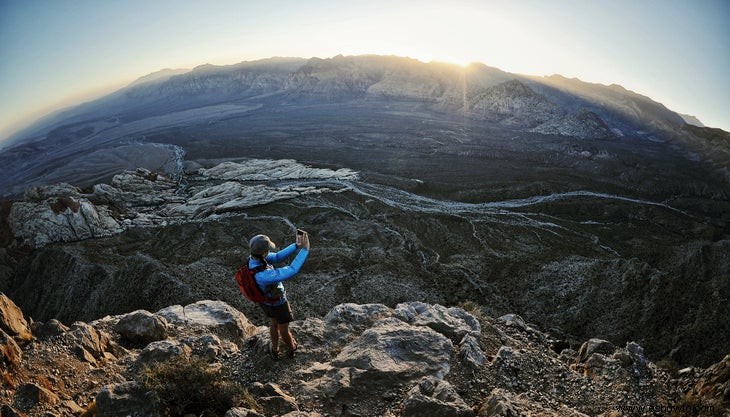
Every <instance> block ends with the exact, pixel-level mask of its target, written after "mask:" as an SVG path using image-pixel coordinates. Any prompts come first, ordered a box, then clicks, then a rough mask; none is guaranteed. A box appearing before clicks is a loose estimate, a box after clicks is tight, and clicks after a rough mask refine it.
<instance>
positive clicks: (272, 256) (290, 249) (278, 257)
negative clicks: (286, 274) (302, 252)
mask: <svg viewBox="0 0 730 417" xmlns="http://www.w3.org/2000/svg"><path fill="white" fill-rule="evenodd" d="M296 250H297V245H296V244H294V243H292V244H291V245H289V246H287V247H285V248H284V249H282V250H280V251H279V252H276V253H271V252H269V254H268V255H267V256H266V260H267V261H268V262H270V263H272V264H274V263H277V262H281V261H283V260H285V259H286V258H288V257H290V256H292V255H293V254H294V252H296Z"/></svg>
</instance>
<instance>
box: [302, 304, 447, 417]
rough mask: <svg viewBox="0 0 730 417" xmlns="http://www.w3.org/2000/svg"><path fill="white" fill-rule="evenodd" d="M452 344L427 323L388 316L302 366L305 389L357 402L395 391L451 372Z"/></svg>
mask: <svg viewBox="0 0 730 417" xmlns="http://www.w3.org/2000/svg"><path fill="white" fill-rule="evenodd" d="M452 350H453V344H452V343H451V341H450V340H449V339H448V338H446V337H445V336H443V335H442V334H440V333H437V332H435V331H434V330H432V329H430V328H428V327H421V326H411V325H409V324H407V323H405V322H403V321H401V320H398V319H395V318H388V319H384V320H381V321H378V322H377V323H375V325H374V327H372V328H369V329H367V330H365V331H364V332H363V333H362V334H361V335H360V336H359V337H357V338H356V339H354V340H352V341H351V342H350V343H348V344H347V345H345V346H344V348H343V349H342V350H341V351H340V353H339V354H338V355H337V356H336V357H335V358H334V359H333V360H331V361H330V362H327V363H320V364H318V363H315V364H314V365H312V366H311V367H309V368H307V369H305V370H303V371H300V372H301V374H302V380H303V381H304V382H302V389H303V391H305V392H308V393H310V394H311V395H320V396H321V395H324V396H326V397H327V398H332V399H334V400H336V401H340V402H342V403H343V404H345V403H346V404H349V405H350V406H352V407H354V408H357V407H358V404H357V402H358V398H363V397H364V398H374V397H376V396H379V395H384V394H385V393H389V392H393V390H395V389H397V388H398V387H400V386H402V385H405V384H408V383H410V382H412V381H413V380H416V379H419V378H421V377H423V376H435V377H438V378H441V377H443V376H444V375H446V374H448V372H449V369H450V367H449V361H450V360H451V354H452Z"/></svg>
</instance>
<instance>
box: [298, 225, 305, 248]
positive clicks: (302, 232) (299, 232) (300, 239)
mask: <svg viewBox="0 0 730 417" xmlns="http://www.w3.org/2000/svg"><path fill="white" fill-rule="evenodd" d="M302 236H304V230H302V229H297V245H301V244H302Z"/></svg>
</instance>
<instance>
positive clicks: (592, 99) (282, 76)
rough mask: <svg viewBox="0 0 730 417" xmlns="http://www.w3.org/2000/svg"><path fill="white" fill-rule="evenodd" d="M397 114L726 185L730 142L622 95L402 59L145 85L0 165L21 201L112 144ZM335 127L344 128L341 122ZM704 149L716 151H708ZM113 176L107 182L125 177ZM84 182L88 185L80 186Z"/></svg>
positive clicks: (247, 65) (174, 75)
mask: <svg viewBox="0 0 730 417" xmlns="http://www.w3.org/2000/svg"><path fill="white" fill-rule="evenodd" d="M396 104H397V105H399V106H402V105H406V106H407V108H408V109H407V110H406V111H405V112H403V115H404V117H410V116H408V113H409V112H411V111H423V112H431V114H437V115H438V117H451V118H455V120H456V119H458V120H462V121H469V123H473V124H478V125H480V126H483V127H487V128H497V129H506V130H511V131H515V132H523V133H531V134H533V133H534V134H543V135H554V136H560V137H569V138H574V139H600V140H613V139H617V138H637V139H647V140H651V141H655V142H666V141H670V142H673V143H674V144H676V145H677V146H679V147H680V148H682V149H683V151H684V152H686V153H687V154H688V155H690V156H692V157H695V156H693V155H698V156H699V157H700V158H703V159H706V160H708V161H711V162H712V163H713V164H714V165H715V167H716V168H717V169H719V170H720V171H722V172H723V173H724V175H726V176H727V177H728V178H730V145H728V143H730V141H729V140H727V139H722V137H727V136H723V133H717V132H711V131H703V130H701V129H700V130H696V129H689V128H685V126H689V125H694V126H702V123H701V122H699V120H697V119H696V118H694V117H692V116H683V115H680V114H678V113H676V112H674V111H671V110H669V109H667V108H666V107H665V106H664V105H662V104H661V103H658V102H656V101H654V100H652V99H650V98H649V97H646V96H643V95H640V94H637V93H635V92H633V91H630V90H627V89H625V88H623V87H621V86H619V85H615V84H612V85H608V86H607V85H602V84H592V83H586V82H583V81H580V80H578V79H576V78H572V79H569V78H565V77H563V76H560V75H552V76H549V77H537V76H525V75H519V74H512V73H508V72H505V71H502V70H500V69H497V68H493V67H489V66H486V65H483V64H471V65H469V66H467V67H461V66H458V65H452V64H445V63H437V62H431V63H423V62H420V61H417V60H415V59H410V58H403V57H397V56H377V55H363V56H341V55H338V56H335V57H333V58H329V59H319V58H312V59H303V58H269V59H263V60H258V61H251V62H241V63H239V64H235V65H227V66H215V65H202V66H199V67H196V68H194V69H192V70H180V69H176V70H171V69H165V70H161V71H158V72H155V73H152V74H149V75H147V76H144V77H142V78H140V79H138V80H137V81H135V82H133V83H131V84H130V85H128V86H127V87H125V88H122V89H120V90H118V91H116V92H114V93H112V94H109V95H107V96H104V97H102V98H99V99H97V100H94V101H90V102H87V103H83V104H81V105H78V106H76V107H73V108H69V109H66V110H62V111H59V112H57V113H55V114H52V115H49V116H47V117H45V118H43V119H41V120H39V121H38V122H37V123H35V124H34V125H33V126H31V127H29V128H28V129H25V130H23V131H21V132H18V133H16V134H15V135H13V136H12V137H11V138H9V139H8V141H6V143H4V148H3V151H1V152H0V163H3V165H4V167H5V168H6V169H7V170H8V172H7V174H6V175H4V177H5V178H4V179H3V180H0V190H5V191H2V193H3V194H7V190H8V189H12V190H13V192H17V191H19V190H22V189H23V188H24V187H27V186H29V185H33V184H42V183H46V182H54V181H58V180H69V177H68V176H63V175H56V174H54V173H53V172H52V171H53V169H55V167H59V166H61V167H63V166H65V165H66V164H67V162H68V158H69V157H71V156H78V155H80V154H83V153H84V152H86V153H88V152H92V151H95V152H98V153H102V152H106V151H104V147H107V148H108V145H109V144H112V143H116V144H118V143H120V141H124V140H126V141H129V140H142V138H144V137H147V136H148V135H149V134H151V133H153V132H158V133H159V132H160V131H162V130H163V129H168V130H169V128H171V127H173V126H180V125H181V124H186V125H190V124H198V125H200V126H204V125H206V124H209V123H215V122H216V120H220V119H221V118H229V119H230V117H231V116H232V115H238V116H240V114H242V113H241V112H242V111H245V112H250V111H259V112H269V111H271V109H293V108H302V107H307V106H309V107H311V106H322V105H324V106H331V105H335V107H334V109H337V108H340V107H341V106H342V105H345V106H346V107H347V106H350V107H352V106H359V108H360V109H361V110H362V109H365V108H366V107H367V109H368V110H366V111H364V113H363V115H364V117H371V116H372V115H374V114H377V112H378V111H381V110H382V109H387V108H389V106H391V105H396ZM323 111H324V112H332V109H329V110H328V109H325V108H323ZM238 116H237V117H238ZM332 117H333V118H336V117H337V116H336V115H335V114H334V112H333V113H332ZM687 123H689V125H688V124H687ZM694 126H692V127H694ZM720 132H722V131H720ZM718 134H719V137H720V138H721V139H719V140H717V137H718ZM707 137H713V138H715V139H713V140H711V141H709V142H708V140H707ZM39 150H42V151H43V152H42V155H39ZM19 164H20V165H19ZM114 167H115V168H109V169H108V173H109V174H113V173H115V172H118V171H119V170H120V169H121V168H119V166H118V165H114ZM126 167H127V168H133V166H131V165H129V166H126ZM42 175H43V176H44V177H43V178H41V176H42ZM109 178H110V177H109ZM71 179H73V178H71ZM85 179H89V178H83V179H79V181H81V182H84V181H82V180H85ZM97 180H98V178H94V179H93V181H92V179H89V181H88V182H90V183H92V182H94V181H97Z"/></svg>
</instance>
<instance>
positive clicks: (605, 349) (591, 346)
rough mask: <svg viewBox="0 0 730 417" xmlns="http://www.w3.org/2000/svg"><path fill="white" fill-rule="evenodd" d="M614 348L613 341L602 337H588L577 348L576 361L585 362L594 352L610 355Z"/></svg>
mask: <svg viewBox="0 0 730 417" xmlns="http://www.w3.org/2000/svg"><path fill="white" fill-rule="evenodd" d="M615 349H616V346H614V345H613V343H611V342H609V341H607V340H603V339H596V338H593V339H589V340H588V341H587V342H584V343H583V344H582V345H581V347H580V349H579V350H578V362H581V363H582V362H585V361H587V360H588V358H589V357H590V356H591V355H592V354H594V353H602V354H604V355H610V354H612V353H613V351H614V350H615Z"/></svg>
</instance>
